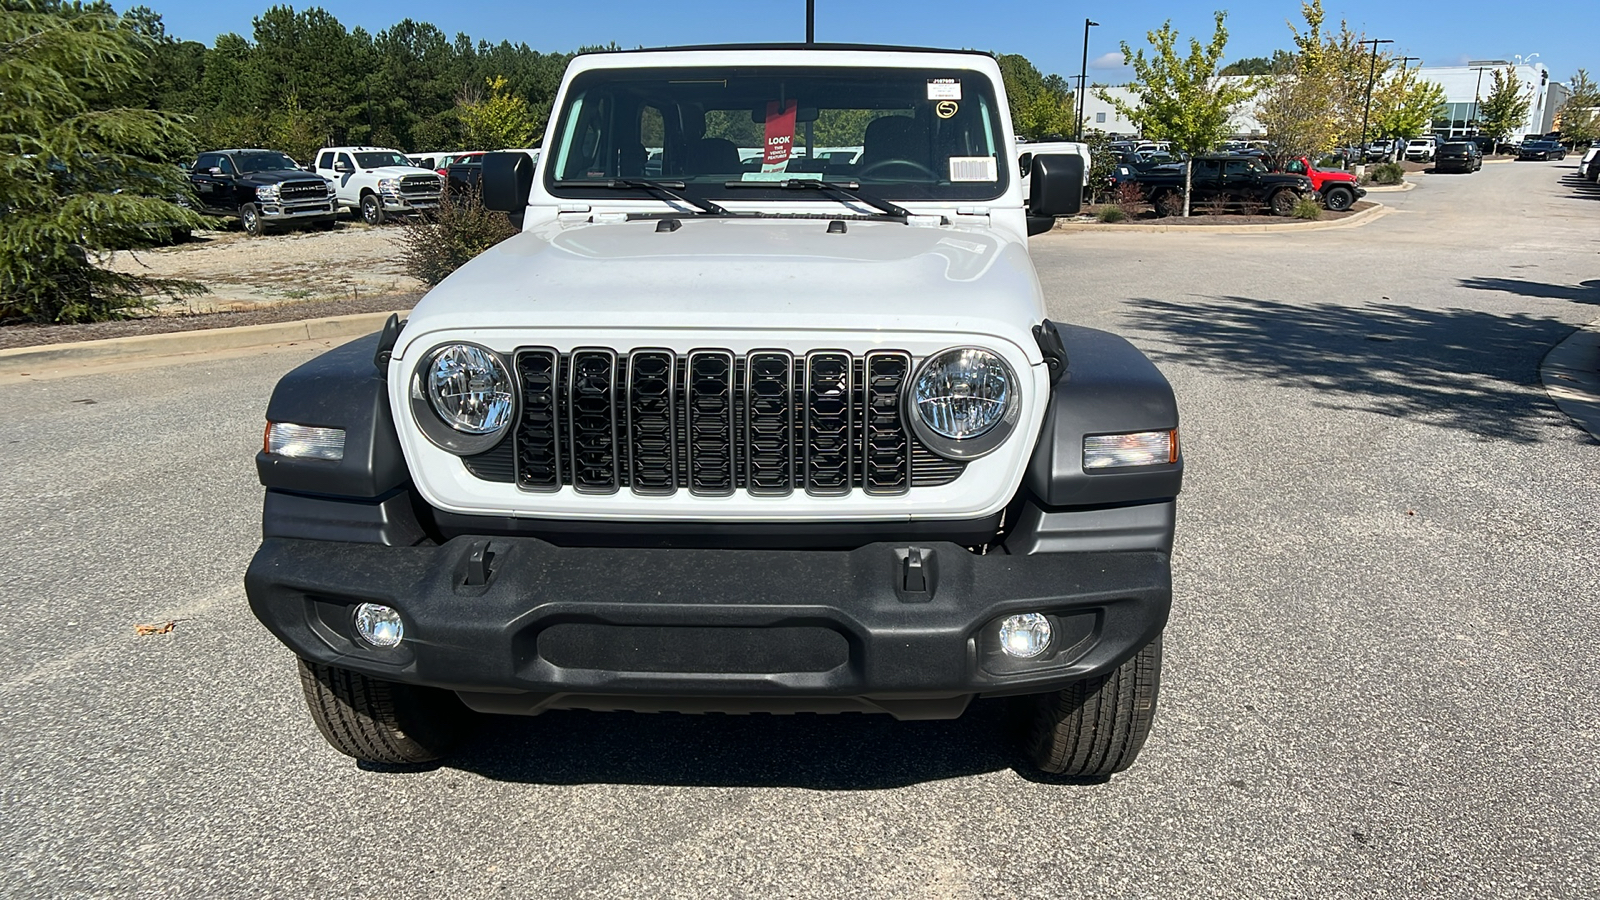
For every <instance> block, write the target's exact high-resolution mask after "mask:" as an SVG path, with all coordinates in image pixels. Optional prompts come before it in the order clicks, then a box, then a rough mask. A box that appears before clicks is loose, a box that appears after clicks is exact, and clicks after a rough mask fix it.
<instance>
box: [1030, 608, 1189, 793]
mask: <svg viewBox="0 0 1600 900" xmlns="http://www.w3.org/2000/svg"><path fill="white" fill-rule="evenodd" d="M1160 687H1161V638H1160V637H1159V636H1157V637H1156V639H1155V640H1153V641H1151V642H1150V643H1149V644H1147V645H1145V647H1144V649H1142V650H1140V651H1139V652H1138V653H1137V654H1135V655H1134V657H1133V658H1132V659H1130V660H1128V661H1127V662H1125V663H1123V664H1122V665H1121V667H1119V668H1118V669H1117V670H1116V671H1115V672H1112V673H1111V674H1109V675H1103V676H1101V677H1099V678H1091V679H1088V680H1087V681H1080V682H1078V683H1077V684H1073V685H1070V686H1068V687H1066V688H1064V689H1062V690H1059V691H1056V692H1055V693H1053V694H1041V695H1039V696H1038V697H1036V698H1035V706H1034V709H1033V720H1032V722H1031V723H1030V725H1029V728H1028V732H1027V736H1026V737H1025V738H1024V741H1025V748H1026V750H1027V752H1028V756H1029V757H1030V758H1031V759H1032V760H1033V764H1034V765H1036V766H1038V767H1039V768H1040V769H1042V770H1044V771H1046V772H1049V773H1051V774H1052V775H1066V776H1068V777H1072V778H1103V777H1105V776H1107V775H1110V774H1112V773H1114V772H1121V771H1122V770H1123V769H1126V768H1128V767H1129V766H1131V765H1133V761H1134V760H1135V759H1137V758H1138V757H1139V751H1140V750H1141V749H1142V748H1143V747H1144V742H1145V738H1147V737H1149V736H1150V724H1151V723H1152V722H1153V721H1155V715H1156V695H1157V694H1158V693H1159V691H1160Z"/></svg>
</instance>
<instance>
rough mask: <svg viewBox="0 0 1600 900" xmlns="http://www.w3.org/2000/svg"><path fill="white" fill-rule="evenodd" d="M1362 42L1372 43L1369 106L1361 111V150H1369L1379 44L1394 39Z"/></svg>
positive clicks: (1368, 72)
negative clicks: (1370, 118) (1370, 119)
mask: <svg viewBox="0 0 1600 900" xmlns="http://www.w3.org/2000/svg"><path fill="white" fill-rule="evenodd" d="M1357 43H1360V44H1371V45H1372V65H1371V67H1370V68H1369V69H1368V70H1367V107H1366V109H1365V110H1363V111H1362V113H1361V152H1362V154H1363V155H1364V154H1365V153H1366V152H1367V118H1368V117H1369V116H1371V115H1372V82H1374V81H1376V80H1377V78H1378V45H1379V44H1392V43H1394V41H1380V40H1378V39H1377V38H1373V39H1372V40H1369V41H1358V42H1357Z"/></svg>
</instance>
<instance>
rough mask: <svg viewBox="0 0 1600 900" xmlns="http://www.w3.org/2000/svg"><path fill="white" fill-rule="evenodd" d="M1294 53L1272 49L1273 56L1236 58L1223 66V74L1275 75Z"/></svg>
mask: <svg viewBox="0 0 1600 900" xmlns="http://www.w3.org/2000/svg"><path fill="white" fill-rule="evenodd" d="M1293 57H1294V54H1292V53H1286V52H1284V51H1282V50H1274V51H1272V57H1271V58H1270V59H1269V58H1267V57H1265V56H1247V57H1245V58H1244V59H1236V60H1234V61H1233V62H1231V63H1228V64H1227V65H1225V66H1223V67H1222V71H1221V72H1220V73H1218V74H1221V75H1273V74H1276V73H1277V72H1278V71H1279V70H1281V69H1282V68H1283V66H1284V65H1285V63H1286V61H1288V60H1292V59H1293Z"/></svg>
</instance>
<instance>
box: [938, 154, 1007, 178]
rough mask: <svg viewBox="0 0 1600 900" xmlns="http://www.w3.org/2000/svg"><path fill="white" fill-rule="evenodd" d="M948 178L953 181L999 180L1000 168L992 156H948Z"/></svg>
mask: <svg viewBox="0 0 1600 900" xmlns="http://www.w3.org/2000/svg"><path fill="white" fill-rule="evenodd" d="M950 180H951V181H955V182H973V181H999V180H1000V170H999V168H998V167H997V166H996V165H995V162H994V157H992V156H952V157H950Z"/></svg>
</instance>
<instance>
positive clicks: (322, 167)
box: [316, 147, 444, 225]
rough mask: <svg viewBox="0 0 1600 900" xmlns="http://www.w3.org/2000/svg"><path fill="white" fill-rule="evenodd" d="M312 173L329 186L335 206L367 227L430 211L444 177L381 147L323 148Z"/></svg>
mask: <svg viewBox="0 0 1600 900" xmlns="http://www.w3.org/2000/svg"><path fill="white" fill-rule="evenodd" d="M316 171H317V174H318V175H321V176H323V177H324V178H326V179H328V180H329V181H330V182H332V183H333V185H334V191H335V192H336V194H337V196H338V202H339V206H340V207H342V208H344V209H348V210H350V212H351V213H353V214H355V215H358V216H360V217H361V218H362V219H363V220H365V221H366V223H367V224H368V225H382V224H383V222H384V220H385V219H387V218H388V217H389V216H392V215H403V214H406V213H414V212H418V211H421V210H425V209H433V208H434V207H436V206H438V205H439V198H440V196H441V195H442V194H443V192H444V177H443V176H441V175H440V174H439V173H438V172H435V171H433V170H432V169H424V168H422V167H421V166H417V165H413V164H412V162H411V160H409V159H407V158H406V156H405V154H403V153H401V152H400V151H398V150H387V149H384V148H382V147H324V148H322V149H321V150H319V151H317V164H316Z"/></svg>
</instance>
